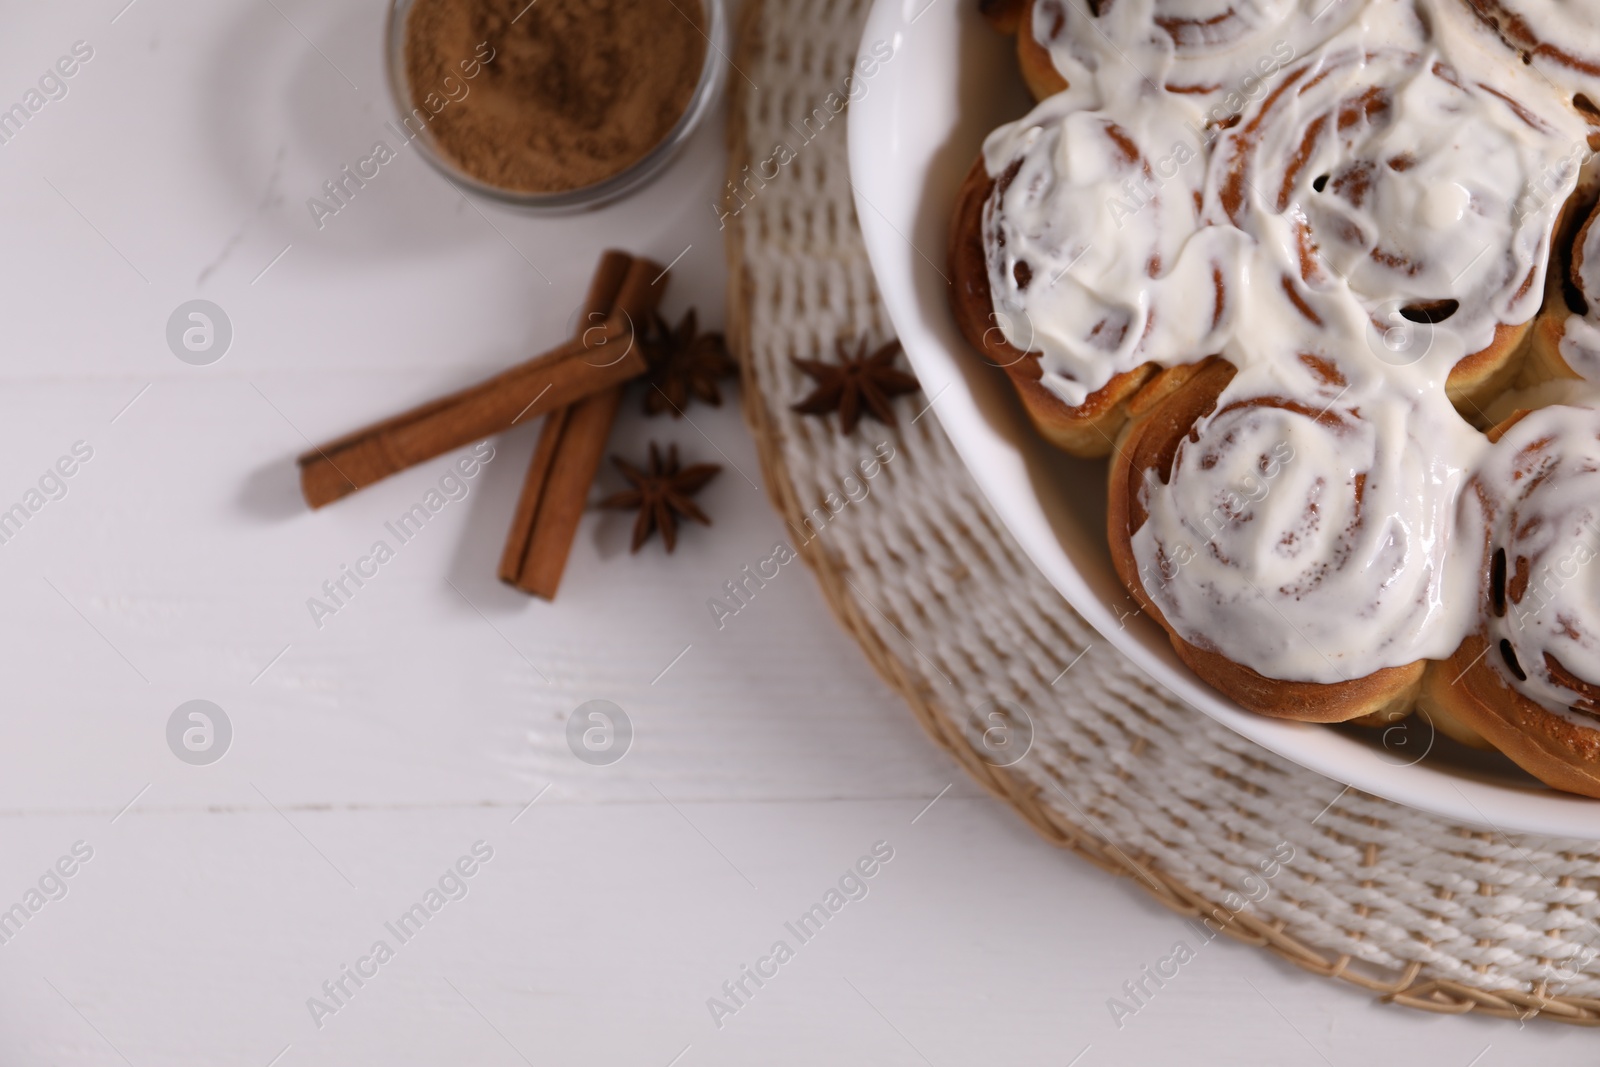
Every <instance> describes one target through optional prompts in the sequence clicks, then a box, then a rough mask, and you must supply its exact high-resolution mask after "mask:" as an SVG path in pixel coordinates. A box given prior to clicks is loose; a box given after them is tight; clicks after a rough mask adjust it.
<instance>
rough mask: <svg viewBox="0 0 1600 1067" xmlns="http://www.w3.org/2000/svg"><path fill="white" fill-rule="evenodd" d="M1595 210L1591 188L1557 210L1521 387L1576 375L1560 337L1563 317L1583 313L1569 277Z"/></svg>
mask: <svg viewBox="0 0 1600 1067" xmlns="http://www.w3.org/2000/svg"><path fill="white" fill-rule="evenodd" d="M1596 211H1597V206H1596V199H1595V191H1594V190H1593V189H1584V190H1579V191H1578V192H1577V193H1574V194H1573V196H1572V199H1570V200H1568V201H1567V203H1566V205H1565V206H1564V207H1563V208H1562V209H1561V215H1560V217H1559V218H1558V219H1557V221H1556V226H1555V232H1554V236H1553V237H1552V238H1551V244H1552V248H1551V252H1550V265H1549V268H1548V270H1547V271H1546V272H1545V287H1544V306H1543V307H1542V308H1540V309H1539V314H1538V315H1537V316H1536V317H1535V318H1534V320H1533V325H1532V327H1531V328H1530V330H1529V332H1528V344H1527V358H1526V360H1525V362H1524V366H1523V368H1522V373H1521V375H1520V376H1519V378H1518V380H1517V384H1518V385H1520V386H1523V387H1527V386H1533V385H1538V384H1540V383H1542V382H1550V381H1555V380H1557V379H1560V378H1578V377H1579V374H1578V373H1577V372H1576V371H1574V370H1573V369H1572V368H1571V367H1569V366H1568V365H1567V361H1566V359H1564V358H1563V357H1562V355H1561V339H1562V338H1563V337H1565V336H1566V332H1567V318H1568V316H1570V315H1572V314H1580V315H1581V314H1583V312H1584V311H1585V310H1586V309H1585V308H1584V306H1583V304H1584V301H1583V297H1582V294H1581V293H1579V291H1578V287H1577V285H1576V283H1575V282H1574V281H1573V279H1572V267H1573V259H1574V256H1575V254H1576V252H1577V250H1578V249H1579V248H1581V247H1582V246H1583V241H1584V238H1585V237H1586V236H1587V235H1588V233H1589V228H1590V227H1591V226H1593V225H1594V220H1595V214H1596Z"/></svg>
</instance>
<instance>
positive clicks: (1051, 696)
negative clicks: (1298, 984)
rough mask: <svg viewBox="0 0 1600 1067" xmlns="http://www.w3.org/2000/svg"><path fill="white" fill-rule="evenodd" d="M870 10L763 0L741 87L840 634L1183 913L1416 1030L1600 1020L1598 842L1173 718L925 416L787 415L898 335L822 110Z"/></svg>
mask: <svg viewBox="0 0 1600 1067" xmlns="http://www.w3.org/2000/svg"><path fill="white" fill-rule="evenodd" d="M943 2H946V3H970V2H972V0H943ZM869 6H870V3H869V0H745V5H744V14H743V18H742V23H741V30H740V34H739V41H738V46H737V49H736V52H735V55H734V57H733V62H734V65H735V67H736V68H737V69H736V70H735V71H734V72H733V74H732V75H731V78H730V82H731V85H732V91H733V99H732V108H731V118H730V128H729V144H730V147H731V159H730V164H729V173H730V177H731V178H732V179H733V181H734V183H735V185H736V186H737V187H738V189H739V191H740V194H741V196H740V198H739V199H730V201H729V204H728V207H729V210H730V214H729V215H728V216H727V218H726V223H727V225H728V252H729V260H730V266H731V276H732V280H731V283H730V284H731V290H732V291H731V299H730V318H731V322H730V329H729V340H730V343H731V344H732V345H733V347H734V348H735V350H736V352H737V354H738V356H739V359H740V362H741V366H742V370H743V377H744V386H745V388H744V398H745V399H744V403H745V414H746V417H747V418H748V419H749V421H750V423H751V424H752V427H753V429H754V431H755V435H756V440H757V443H758V446H759V448H760V452H761V461H762V466H763V469H764V472H765V474H766V480H767V485H768V488H769V491H770V492H771V494H772V496H773V499H774V502H775V503H776V505H777V507H778V509H779V511H780V512H781V513H782V515H783V517H784V519H785V520H786V522H787V523H788V524H789V526H790V528H791V530H793V531H794V542H795V543H796V544H797V545H798V546H799V547H800V549H801V552H802V555H803V556H804V558H805V559H806V560H807V562H808V563H809V564H810V565H811V566H812V568H813V569H814V570H815V572H816V574H817V577H818V579H819V581H820V582H821V584H822V588H823V592H824V594H825V595H826V597H827V599H828V602H829V604H830V605H831V606H832V608H833V610H834V612H835V613H836V614H837V616H838V618H839V620H840V622H841V623H842V624H843V625H844V627H845V628H846V629H847V630H848V631H849V632H850V634H851V635H852V636H853V637H854V638H855V639H856V640H857V641H858V642H859V643H860V644H861V647H862V649H863V650H864V651H865V652H866V654H867V657H868V659H870V660H871V661H872V663H873V665H874V666H875V667H876V668H877V669H878V671H879V672H880V673H881V674H882V675H883V677H884V678H886V679H887V680H888V681H889V682H890V684H892V685H893V686H894V687H895V688H896V689H898V690H899V691H900V692H901V693H902V694H903V695H904V696H905V698H906V700H907V702H908V703H909V704H910V705H911V709H912V711H913V712H915V714H916V715H917V717H918V719H920V720H921V722H922V724H923V726H924V727H926V728H927V730H928V732H929V733H930V734H932V735H933V737H934V738H935V739H936V740H938V741H939V743H940V744H941V745H943V746H944V747H945V748H946V749H948V750H949V751H950V753H951V754H952V755H953V756H954V757H955V758H956V760H957V761H958V762H960V764H961V765H962V766H963V767H965V768H966V770H967V771H968V772H969V773H970V774H971V775H972V776H973V777H974V778H976V779H977V780H978V781H979V782H981V783H982V784H983V785H984V786H986V787H987V788H988V789H990V790H991V791H993V792H994V793H995V794H996V795H998V796H1000V797H1003V798H1004V799H1005V800H1007V801H1008V802H1009V803H1011V804H1012V806H1014V807H1015V808H1016V809H1017V811H1019V812H1020V813H1021V814H1022V815H1023V817H1024V818H1026V819H1027V820H1028V822H1029V823H1031V824H1032V825H1033V826H1034V828H1035V829H1037V830H1038V831H1039V833H1041V834H1042V835H1043V836H1044V837H1045V838H1046V839H1047V840H1049V841H1050V842H1052V843H1053V844H1057V845H1062V846H1065V847H1067V848H1070V849H1072V850H1073V851H1074V852H1076V853H1078V854H1079V855H1081V856H1083V857H1084V858H1086V859H1088V860H1090V861H1091V862H1093V863H1095V864H1097V865H1098V866H1100V867H1102V868H1104V869H1106V870H1108V871H1111V872H1113V873H1116V874H1121V875H1127V876H1129V877H1130V878H1132V879H1133V881H1134V884H1137V885H1139V886H1141V887H1143V888H1145V889H1147V890H1148V891H1149V892H1151V893H1152V894H1154V895H1155V897H1156V898H1157V899H1158V900H1160V901H1162V902H1163V903H1165V904H1167V905H1168V906H1170V907H1172V908H1173V909H1175V910H1176V911H1178V912H1180V913H1182V914H1185V915H1188V916H1191V917H1194V918H1196V919H1199V920H1201V921H1207V922H1208V925H1211V926H1212V927H1214V928H1215V927H1221V928H1222V929H1224V930H1225V931H1226V932H1227V933H1229V934H1231V935H1233V936H1234V937H1236V938H1238V939H1240V940H1242V941H1245V942H1247V943H1250V944H1254V945H1259V946H1263V947H1266V948H1269V949H1271V950H1272V951H1274V952H1276V953H1278V954H1279V955H1280V956H1283V957H1284V958H1286V959H1288V960H1291V961H1293V962H1294V963H1297V964H1299V965H1300V966H1302V967H1305V968H1307V969H1308V970H1311V971H1315V972H1316V973H1318V974H1322V975H1327V976H1330V977H1335V978H1341V979H1344V980H1345V981H1348V982H1353V983H1356V984H1358V985H1361V986H1363V987H1365V988H1367V989H1371V990H1373V991H1375V992H1378V993H1380V994H1382V995H1383V996H1384V997H1385V998H1386V999H1388V1000H1390V1001H1393V1002H1396V1003H1399V1004H1404V1005H1408V1006H1410V1007H1415V1008H1422V1009H1426V1010H1429V1011H1438V1012H1468V1011H1479V1012H1485V1013H1488V1014H1492V1015H1499V1016H1504V1017H1508V1018H1518V1019H1524V1018H1528V1017H1529V1016H1531V1015H1535V1014H1537V1015H1541V1016H1544V1017H1548V1018H1552V1019H1558V1020H1561V1021H1565V1022H1573V1023H1583V1024H1590V1025H1595V1024H1600V959H1597V956H1600V925H1597V924H1596V921H1595V920H1596V919H1597V918H1600V900H1597V894H1596V890H1597V888H1600V850H1597V849H1596V847H1595V846H1594V845H1593V844H1592V843H1588V842H1582V841H1570V840H1563V839H1558V838H1540V837H1531V836H1515V837H1508V836H1506V835H1502V834H1496V833H1485V832H1482V831H1479V830H1477V829H1473V828H1468V827H1462V826H1453V825H1451V824H1450V823H1449V822H1448V821H1447V820H1444V819H1441V818H1437V817H1434V816H1430V815H1426V814H1422V813H1419V812H1416V811H1412V810H1410V809H1407V808H1402V807H1400V806H1398V805H1395V804H1392V803H1390V802H1388V801H1385V800H1381V799H1378V798H1376V797H1371V796H1367V795H1364V794H1360V793H1357V792H1355V791H1353V790H1341V789H1340V787H1339V785H1338V784H1337V783H1334V782H1331V781H1329V780H1328V779H1326V778H1323V777H1321V776H1319V775H1317V774H1314V773H1312V772H1310V771H1306V770H1303V769H1301V768H1299V767H1297V766H1295V765H1293V764H1291V763H1289V762H1287V761H1285V760H1282V759H1279V758H1278V757H1276V756H1274V755H1272V754H1271V753H1269V752H1267V751H1265V750H1264V749H1261V748H1258V747H1257V746H1255V745H1254V744H1253V743H1251V742H1249V741H1247V740H1245V739H1243V738H1241V737H1239V736H1237V735H1236V734H1234V733H1232V732H1231V731H1229V730H1228V729H1226V728H1225V727H1223V726H1222V725H1220V724H1218V723H1215V722H1213V721H1212V720H1210V719H1209V718H1207V717H1206V716H1204V715H1202V714H1200V713H1199V712H1197V711H1194V710H1192V709H1190V708H1188V707H1186V706H1184V705H1182V704H1179V703H1177V702H1175V701H1174V699H1173V698H1172V697H1171V696H1170V695H1168V694H1167V693H1165V692H1164V691H1162V690H1160V689H1159V688H1157V687H1156V686H1155V685H1154V684H1152V683H1151V682H1150V680H1149V679H1148V678H1146V677H1145V676H1143V675H1142V674H1141V673H1140V672H1139V671H1138V670H1137V668H1135V667H1134V666H1133V665H1132V664H1131V663H1129V662H1128V661H1127V660H1126V659H1125V658H1124V657H1122V656H1121V655H1120V654H1119V653H1117V652H1116V651H1114V650H1113V649H1111V648H1110V647H1109V646H1108V645H1107V644H1105V642H1104V641H1102V640H1100V639H1099V638H1098V636H1097V635H1096V634H1095V633H1094V632H1093V631H1092V630H1091V629H1090V627H1089V626H1088V625H1087V624H1086V623H1084V621H1083V620H1082V619H1081V618H1079V617H1078V616H1077V614H1076V613H1074V612H1073V611H1072V609H1071V608H1070V607H1068V606H1067V604H1066V602H1065V601H1063V600H1062V599H1061V597H1060V596H1058V595H1057V594H1056V592H1055V591H1054V590H1053V589H1052V588H1051V587H1050V586H1049V585H1048V584H1047V583H1046V581H1045V580H1044V578H1043V577H1041V576H1040V575H1039V574H1038V572H1037V571H1036V570H1035V569H1034V567H1033V565H1032V564H1031V563H1029V562H1028V560H1027V559H1026V557H1024V555H1023V554H1022V552H1021V550H1020V549H1019V548H1018V546H1017V545H1016V544H1015V543H1014V542H1013V541H1012V539H1011V537H1010V536H1009V534H1007V532H1006V531H1005V530H1004V528H1002V527H1001V525H1000V523H999V521H998V520H997V519H996V518H995V516H994V515H993V513H992V512H991V511H990V509H989V506H988V504H987V503H986V502H985V500H984V499H983V496H982V494H981V492H980V491H979V489H978V487H977V486H976V484H975V483H974V482H973V480H972V478H971V476H970V475H969V474H968V472H967V471H966V469H965V468H964V467H963V466H962V464H961V461H960V460H959V459H958V458H957V456H956V453H955V451H954V449H953V448H952V447H951V445H950V443H949V441H948V440H947V439H946V438H945V436H944V434H943V432H942V430H941V429H940V428H939V425H938V421H937V419H936V418H934V417H922V416H921V415H919V414H918V413H919V412H921V411H924V409H925V405H926V404H927V402H928V398H926V397H923V396H921V395H913V396H911V397H907V398H904V399H902V400H900V401H899V402H898V403H897V405H896V410H897V411H898V412H899V421H900V428H899V429H898V430H891V429H889V428H887V427H881V426H880V425H879V424H877V423H875V422H870V421H869V422H864V423H863V424H862V426H861V427H860V428H859V429H857V431H856V432H855V433H854V434H852V435H850V436H841V435H840V434H839V433H838V432H837V430H836V428H835V427H834V426H833V425H832V424H831V423H830V422H823V421H820V420H817V419H814V418H808V417H805V416H801V415H797V414H795V413H793V412H792V411H790V410H789V405H790V404H792V403H793V402H794V401H795V400H797V399H798V398H799V397H801V396H803V395H804V394H805V392H806V388H807V384H806V380H805V378H804V376H803V375H802V374H801V373H800V372H799V371H798V370H796V369H795V368H794V366H793V365H792V364H791V363H790V361H789V357H790V356H791V355H795V356H802V357H805V356H812V355H815V354H817V353H831V352H832V351H833V348H834V344H835V342H836V341H837V340H839V339H841V338H843V339H848V340H851V341H854V340H856V339H858V338H861V337H867V338H870V339H871V340H872V341H873V343H878V342H880V341H882V340H884V339H886V338H887V336H888V330H889V324H888V322H887V319H886V317H885V316H884V313H883V309H882V307H881V306H880V304H879V303H878V297H877V291H876V289H875V287H874V284H873V278H872V273H871V270H870V269H869V267H868V265H867V258H866V254H865V251H864V249H863V247H862V243H861V233H860V230H859V228H858V225H857V222H856V217H855V209H854V206H853V203H852V191H851V186H850V182H849V173H848V167H847V163H846V153H845V136H844V128H845V122H846V116H845V114H843V113H841V114H833V105H832V104H830V101H829V94H830V93H836V94H840V96H838V97H835V98H834V100H835V102H838V101H840V100H841V98H842V95H843V92H844V89H845V83H844V79H845V76H846V74H848V73H849V72H850V69H851V65H852V62H853V61H854V57H855V51H856V47H857V44H858V42H859V39H860V35H861V29H862V24H863V22H864V21H865V19H866V15H867V11H868V8H869ZM868 91H870V85H869V87H868ZM779 146H782V148H781V149H780V148H779ZM746 167H748V168H749V169H748V170H747V169H746ZM752 175H756V177H751V176H752ZM732 209H737V213H736V214H735V213H732ZM925 251H927V252H929V253H931V254H932V255H934V256H936V257H939V258H942V251H941V250H938V249H930V250H925ZM913 419H915V421H912V420H913ZM880 441H888V442H889V443H890V445H891V446H892V449H893V453H892V455H893V458H892V459H891V460H890V461H889V462H887V463H883V464H880V465H879V466H877V467H873V466H872V465H871V461H872V460H874V459H875V458H877V457H878V456H879V455H880V452H876V451H875V446H876V445H877V444H878V442H880ZM863 461H867V462H868V467H867V469H868V470H871V471H872V472H873V475H874V476H873V477H870V478H868V477H866V476H865V474H864V471H863V468H862V463H863ZM819 509H820V510H819ZM1001 700H1003V701H1008V702H1010V704H1011V706H1013V707H1018V708H1021V709H1023V711H1025V713H1026V717H1027V718H1028V719H1031V723H1032V733H1033V737H1032V745H1031V749H1030V750H1029V751H1028V754H1027V755H1026V757H1025V758H1022V759H1021V760H1020V761H1017V762H1015V763H1014V764H1013V765H1011V766H1008V767H1007V766H1000V764H1001V763H1009V762H1010V761H1011V759H1012V758H1014V757H1012V756H1009V755H1006V754H1005V753H1008V752H1015V751H1016V750H1017V748H1018V747H1019V745H1020V744H1021V742H1022V740H1025V738H1024V739H1020V740H1019V736H1018V735H1019V734H1020V733H1022V732H1024V731H1021V730H1019V729H1012V730H1011V731H1010V732H1009V733H1006V732H1001V733H998V734H997V733H995V732H993V730H992V729H991V728H992V727H994V726H995V725H996V724H997V723H1001V724H1004V723H1007V722H1009V721H1010V720H1009V719H1007V718H1006V717H1004V715H1003V714H1002V717H1001V718H994V717H993V715H994V713H995V712H996V710H997V708H999V707H1001V705H997V704H996V703H995V702H996V701H1001ZM1016 721H1017V722H1019V723H1020V722H1021V721H1022V720H1021V719H1018V720H1016ZM985 731H990V732H989V733H988V734H987V735H986V733H985ZM1285 846H1288V847H1287V848H1286V847H1285ZM1289 849H1292V851H1293V859H1291V860H1289V861H1288V862H1287V863H1284V864H1281V865H1276V864H1275V860H1274V856H1275V854H1276V855H1277V856H1284V855H1288V854H1289ZM1269 872H1270V873H1269Z"/></svg>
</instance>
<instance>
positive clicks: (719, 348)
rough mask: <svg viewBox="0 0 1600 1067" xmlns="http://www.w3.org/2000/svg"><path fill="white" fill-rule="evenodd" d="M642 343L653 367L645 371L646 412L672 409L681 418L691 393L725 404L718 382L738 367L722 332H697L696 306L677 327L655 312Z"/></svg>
mask: <svg viewBox="0 0 1600 1067" xmlns="http://www.w3.org/2000/svg"><path fill="white" fill-rule="evenodd" d="M640 347H641V349H642V350H643V354H644V361H645V364H646V365H647V366H648V368H649V370H648V371H647V372H646V375H645V385H646V387H647V388H646V389H645V394H644V413H645V414H646V415H658V414H660V413H661V412H663V411H670V412H672V417H673V418H678V417H679V416H681V415H682V414H683V409H684V408H686V407H688V406H689V398H690V397H691V396H694V397H698V398H699V399H701V400H704V401H705V402H706V403H708V404H711V405H713V406H717V407H720V406H721V405H722V391H721V390H719V389H718V388H717V382H718V381H719V380H720V379H722V378H726V377H728V376H729V375H731V374H733V373H734V371H735V370H736V369H737V368H736V367H735V366H734V363H733V359H732V357H730V356H729V355H728V346H727V345H726V344H725V343H724V342H723V340H722V335H721V334H720V333H698V332H696V323H695V313H694V309H693V308H690V309H689V310H688V311H687V312H686V313H685V314H684V316H683V319H682V320H681V321H680V322H679V323H678V325H677V327H676V328H670V327H668V326H667V321H666V320H665V319H663V318H662V317H661V315H660V314H659V313H657V314H654V315H652V316H651V317H650V322H649V324H648V325H647V326H646V328H645V329H644V331H643V333H642V336H641V337H640Z"/></svg>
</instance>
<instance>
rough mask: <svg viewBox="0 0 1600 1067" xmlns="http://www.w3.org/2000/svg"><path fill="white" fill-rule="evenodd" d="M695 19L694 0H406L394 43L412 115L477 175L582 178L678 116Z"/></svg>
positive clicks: (575, 181) (699, 38)
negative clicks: (400, 51) (406, 12)
mask: <svg viewBox="0 0 1600 1067" xmlns="http://www.w3.org/2000/svg"><path fill="white" fill-rule="evenodd" d="M704 31H705V11H704V8H703V5H702V4H701V3H700V2H699V0H533V2H532V3H530V2H529V0H417V2H416V3H415V5H414V6H413V7H412V9H411V14H410V16H409V18H408V20H407V23H406V49H405V61H406V77H407V81H408V82H409V85H410V90H411V98H412V101H413V103H414V105H415V107H416V108H417V109H418V110H417V111H416V112H413V115H414V116H417V118H419V119H421V118H424V117H425V118H426V122H427V126H428V128H429V129H430V130H431V131H432V133H433V137H434V139H435V142H436V143H437V145H438V146H439V148H440V149H441V150H442V151H443V152H444V153H445V154H446V155H448V156H449V157H450V158H451V159H452V160H454V161H455V162H456V163H457V164H458V165H459V166H460V167H461V168H462V169H463V170H465V171H466V172H467V173H469V174H471V175H473V176H475V177H477V178H478V179H480V180H481V181H484V182H487V183H489V184H490V185H495V186H499V187H501V188H504V189H510V190H515V191H518V192H530V193H553V192H561V191H565V190H569V189H577V188H580V187H582V186H585V185H592V184H594V183H595V182H598V181H601V180H603V179H605V178H608V177H610V176H611V175H613V174H616V173H618V172H619V171H622V170H624V169H626V168H627V167H628V166H629V165H630V164H632V163H634V162H636V161H637V160H638V159H639V158H640V157H642V156H644V155H645V154H646V153H647V152H649V151H650V149H652V148H654V147H655V146H656V145H658V144H660V143H661V141H662V139H663V138H665V137H666V135H667V133H668V132H669V131H670V130H671V129H672V127H673V126H674V125H675V124H676V123H677V121H678V119H679V118H680V117H681V116H682V115H683V113H684V111H685V109H686V108H687V107H688V105H689V99H690V97H692V96H693V95H694V90H695V87H696V85H697V83H698V82H699V79H700V71H701V68H702V66H703V65H704V62H705V56H706V37H705V32H704ZM469 72H470V73H469ZM418 112H420V115H419V114H418ZM413 125H415V123H413Z"/></svg>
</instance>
